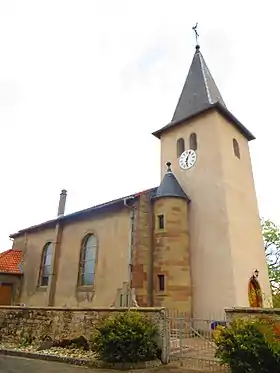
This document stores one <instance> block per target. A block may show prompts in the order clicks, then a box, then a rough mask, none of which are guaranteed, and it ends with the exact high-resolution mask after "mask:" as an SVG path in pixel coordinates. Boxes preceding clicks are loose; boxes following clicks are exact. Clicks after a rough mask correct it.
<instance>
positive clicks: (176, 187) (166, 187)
mask: <svg viewBox="0 0 280 373" xmlns="http://www.w3.org/2000/svg"><path fill="white" fill-rule="evenodd" d="M166 165H167V171H166V174H165V175H164V177H163V179H162V180H161V183H160V186H159V187H158V188H157V191H156V195H155V197H154V199H156V198H161V197H175V198H183V199H186V200H189V198H188V196H187V195H186V193H185V192H184V191H183V189H182V187H181V185H180V184H179V182H178V180H177V179H176V176H175V175H174V174H173V172H172V171H171V167H170V166H171V163H170V162H167V163H166Z"/></svg>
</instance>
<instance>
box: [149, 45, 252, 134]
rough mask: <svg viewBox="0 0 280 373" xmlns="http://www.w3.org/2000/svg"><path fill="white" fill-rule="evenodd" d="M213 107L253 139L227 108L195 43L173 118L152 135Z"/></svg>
mask: <svg viewBox="0 0 280 373" xmlns="http://www.w3.org/2000/svg"><path fill="white" fill-rule="evenodd" d="M213 108H215V109H216V110H218V111H219V112H220V114H221V115H223V116H224V117H225V118H226V119H227V120H228V121H229V122H230V123H232V124H233V125H234V126H235V127H236V128H237V129H238V130H239V131H240V132H241V133H242V134H243V135H244V136H245V137H246V138H247V140H253V139H255V137H254V135H252V133H251V132H250V131H249V130H248V129H247V128H246V127H245V126H243V124H242V123H240V122H239V120H238V119H236V118H235V117H234V115H233V114H231V112H230V111H229V110H228V109H227V107H226V104H225V102H224V100H223V98H222V95H221V93H220V91H219V89H218V87H217V85H216V83H215V81H214V79H213V77H212V75H211V73H210V70H209V69H208V67H207V65H206V62H205V60H204V58H203V56H202V53H201V51H200V47H199V45H197V46H196V51H195V54H194V57H193V60H192V63H191V66H190V69H189V73H188V75H187V79H186V81H185V84H184V86H183V89H182V93H181V96H180V98H179V101H178V104H177V106H176V109H175V112H174V115H173V118H172V120H171V122H170V123H169V124H167V125H166V126H164V127H162V128H161V129H159V130H157V131H155V132H153V135H154V136H156V137H158V138H160V135H161V133H162V132H163V131H165V130H167V129H169V128H170V127H174V126H175V125H177V124H180V123H182V122H184V121H187V120H189V119H191V118H193V117H194V116H196V115H199V114H202V113H204V112H206V111H208V110H211V109H213Z"/></svg>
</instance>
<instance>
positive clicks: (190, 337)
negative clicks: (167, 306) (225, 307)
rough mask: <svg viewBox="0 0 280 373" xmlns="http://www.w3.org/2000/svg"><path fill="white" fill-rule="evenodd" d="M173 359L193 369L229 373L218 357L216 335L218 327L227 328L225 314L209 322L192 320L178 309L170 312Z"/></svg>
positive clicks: (206, 320)
mask: <svg viewBox="0 0 280 373" xmlns="http://www.w3.org/2000/svg"><path fill="white" fill-rule="evenodd" d="M168 317H169V328H170V330H169V331H170V358H171V360H180V361H181V364H183V365H185V366H188V367H189V368H191V369H199V370H200V369H203V370H209V371H215V372H218V371H219V372H220V371H222V372H224V371H227V369H226V368H225V367H222V366H221V365H220V361H219V359H217V358H216V357H215V353H216V347H215V343H214V338H213V336H214V333H215V329H216V328H217V326H218V325H226V318H225V315H224V314H223V315H220V316H219V317H209V319H198V318H197V319H196V318H190V317H189V316H187V315H186V314H184V313H182V312H178V311H176V310H169V311H168Z"/></svg>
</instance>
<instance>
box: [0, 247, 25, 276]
mask: <svg viewBox="0 0 280 373" xmlns="http://www.w3.org/2000/svg"><path fill="white" fill-rule="evenodd" d="M21 259H22V251H21V250H16V249H14V250H13V249H11V250H7V251H4V252H3V253H0V273H10V274H16V275H20V274H21V273H22V272H21V271H20V262H21Z"/></svg>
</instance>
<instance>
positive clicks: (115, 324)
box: [92, 311, 159, 363]
mask: <svg viewBox="0 0 280 373" xmlns="http://www.w3.org/2000/svg"><path fill="white" fill-rule="evenodd" d="M156 336H157V329H156V327H155V325H153V323H152V322H151V320H149V319H148V318H147V317H146V316H144V315H142V314H141V313H139V312H137V311H127V312H122V313H119V314H117V315H111V316H109V317H108V318H106V319H103V320H102V322H100V325H98V326H97V328H96V330H95V333H94V335H93V339H92V349H93V351H95V352H96V353H97V354H98V356H99V358H100V359H101V360H102V361H106V362H122V363H124V362H133V363H135V362H139V361H147V360H153V359H155V358H156V357H157V356H158V354H159V348H158V346H157V343H156Z"/></svg>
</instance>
